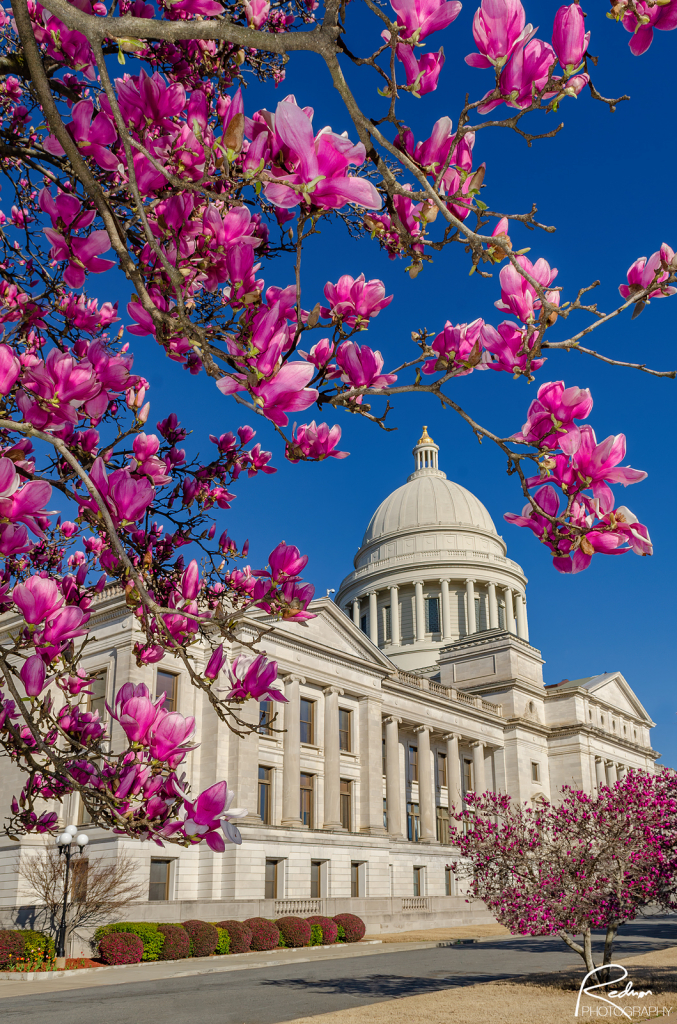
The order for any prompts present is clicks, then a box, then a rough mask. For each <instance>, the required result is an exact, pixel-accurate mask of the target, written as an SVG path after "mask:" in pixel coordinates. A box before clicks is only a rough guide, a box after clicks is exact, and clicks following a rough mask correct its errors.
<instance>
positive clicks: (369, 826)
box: [358, 697, 385, 836]
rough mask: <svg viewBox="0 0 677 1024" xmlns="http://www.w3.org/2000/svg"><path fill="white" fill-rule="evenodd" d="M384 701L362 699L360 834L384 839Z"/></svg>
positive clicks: (368, 698) (369, 698) (372, 698)
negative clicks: (382, 763)
mask: <svg viewBox="0 0 677 1024" xmlns="http://www.w3.org/2000/svg"><path fill="white" fill-rule="evenodd" d="M382 706H383V701H382V698H381V697H362V699H361V700H360V703H359V709H358V710H359V729H360V747H359V749H360V807H359V814H360V818H359V820H360V832H366V833H368V834H369V835H372V836H382V835H385V829H384V827H383V771H382V768H381V758H382V737H383V732H382V726H381V708H382Z"/></svg>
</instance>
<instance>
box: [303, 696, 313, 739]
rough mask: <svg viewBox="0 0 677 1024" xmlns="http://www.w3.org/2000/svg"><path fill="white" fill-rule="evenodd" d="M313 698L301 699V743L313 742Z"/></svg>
mask: <svg viewBox="0 0 677 1024" xmlns="http://www.w3.org/2000/svg"><path fill="white" fill-rule="evenodd" d="M314 710H315V701H314V700H302V701H301V743H314V742H315V739H314V728H313V725H314V722H313V719H314V714H313V712H314Z"/></svg>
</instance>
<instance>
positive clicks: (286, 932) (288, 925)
mask: <svg viewBox="0 0 677 1024" xmlns="http://www.w3.org/2000/svg"><path fill="white" fill-rule="evenodd" d="M275 924H276V925H277V927H278V928H279V929H280V934H281V935H282V937H283V938H284V941H285V943H286V944H287V945H288V946H309V945H310V933H311V929H312V925H311V924H310V923H309V922H308V921H304V920H303V918H302V917H280V918H279V919H278V920H277V921H276V922H275Z"/></svg>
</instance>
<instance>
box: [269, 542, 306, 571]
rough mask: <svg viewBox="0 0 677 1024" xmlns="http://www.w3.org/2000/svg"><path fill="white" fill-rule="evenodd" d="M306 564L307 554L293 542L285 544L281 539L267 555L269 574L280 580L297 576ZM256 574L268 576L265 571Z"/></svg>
mask: <svg viewBox="0 0 677 1024" xmlns="http://www.w3.org/2000/svg"><path fill="white" fill-rule="evenodd" d="M307 564H308V555H302V554H301V552H300V551H299V549H298V548H297V547H296V545H295V544H285V542H284V541H281V542H280V543H279V544H278V545H277V547H276V548H274V550H273V551H271V552H270V555H269V556H268V565H269V566H270V576H271V577H272V579H273V580H281V579H284V578H285V577H287V578H288V577H292V576H294V577H298V575H299V573H300V572H303V570H304V569H305V567H306V565H307ZM257 575H262V576H268V575H269V574H268V573H267V572H261V573H257Z"/></svg>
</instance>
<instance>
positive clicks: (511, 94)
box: [477, 39, 584, 114]
mask: <svg viewBox="0 0 677 1024" xmlns="http://www.w3.org/2000/svg"><path fill="white" fill-rule="evenodd" d="M556 63H557V56H556V54H555V51H554V50H553V48H552V46H550V45H549V44H548V43H544V42H543V41H542V40H540V39H531V40H530V41H529V42H528V43H527V44H526V46H520V47H518V48H517V50H515V52H514V53H513V55H512V57H511V58H510V60H509V62H508V63H507V64H506V66H505V67H504V68H503V71H502V72H501V78H500V89H501V97H502V98H501V99H492V100H487V102H486V103H482V104H481V105H480V106H479V107H478V108H477V109H478V110H479V112H480V114H488V113H489V111H491V110H493V109H494V107H498V106H500V104H501V103H505V104H507V106H509V107H515V108H516V109H517V110H524V109H525V108H526V107H529V106H531V102H532V93H533V88H534V87H535V88H536V89H537V90H539V91H540V90H541V89H542V88H543V87H544V86H545V83H546V82H547V81H548V77H549V75H550V70H551V68H553V67H554V66H555V64H556ZM571 84H572V83H571V82H568V83H567V85H571ZM583 84H584V82H582V83H580V87H581V88H582V87H583ZM579 91H580V90H579ZM492 92H493V90H492ZM486 95H487V96H491V92H488V93H487V94H486ZM546 98H547V97H546Z"/></svg>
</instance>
